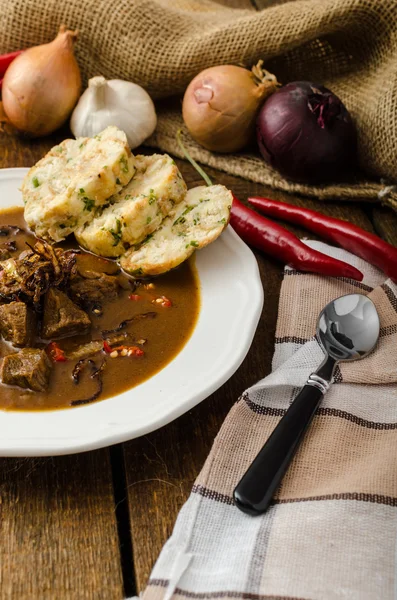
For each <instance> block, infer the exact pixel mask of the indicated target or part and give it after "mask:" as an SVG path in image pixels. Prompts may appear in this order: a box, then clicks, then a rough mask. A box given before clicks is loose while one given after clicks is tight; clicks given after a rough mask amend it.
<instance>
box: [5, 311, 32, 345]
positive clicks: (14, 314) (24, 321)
mask: <svg viewBox="0 0 397 600" xmlns="http://www.w3.org/2000/svg"><path fill="white" fill-rule="evenodd" d="M35 329H36V318H35V314H34V312H33V311H32V310H31V309H30V308H28V307H27V306H26V304H24V303H23V302H10V304H2V305H1V306H0V333H1V335H2V336H3V338H4V339H5V340H7V341H8V342H11V343H12V344H14V345H15V346H27V345H29V343H30V342H31V341H32V340H33V338H34V335H35Z"/></svg>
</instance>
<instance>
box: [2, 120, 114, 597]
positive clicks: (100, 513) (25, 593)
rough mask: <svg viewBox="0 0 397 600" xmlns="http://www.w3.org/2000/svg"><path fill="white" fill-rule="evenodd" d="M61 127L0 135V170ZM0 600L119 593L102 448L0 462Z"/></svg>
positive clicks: (35, 155) (28, 155)
mask: <svg viewBox="0 0 397 600" xmlns="http://www.w3.org/2000/svg"><path fill="white" fill-rule="evenodd" d="M65 133H66V132H65V131H64V132H62V131H61V132H59V133H58V134H57V135H56V136H52V137H51V138H46V139H44V140H38V141H29V140H26V139H23V138H17V137H15V136H10V135H6V134H5V133H0V168H5V167H23V166H32V165H33V164H34V163H35V162H36V161H37V160H38V159H39V158H41V157H42V156H43V155H44V154H45V153H46V152H47V151H48V150H49V148H51V147H52V146H53V145H54V144H56V143H57V142H59V141H60V140H62V139H64V138H65ZM0 540H1V543H0V598H1V599H2V600H3V599H7V600H14V599H15V600H16V599H17V600H33V599H40V600H47V599H51V600H55V599H57V600H63V599H65V600H66V599H67V600H82V599H90V600H91V599H95V600H96V599H102V598H103V599H104V600H105V599H106V600H107V599H108V598H112V600H113V599H115V600H117V599H118V598H120V599H121V598H123V596H124V592H123V580H122V574H121V567H120V564H121V563H120V553H119V540H118V534H117V523H116V515H115V505H114V497H113V486H112V471H111V467H110V460H109V451H108V450H101V451H98V452H90V453H86V454H81V455H79V456H66V457H56V458H48V459H26V460H23V459H7V458H3V459H0Z"/></svg>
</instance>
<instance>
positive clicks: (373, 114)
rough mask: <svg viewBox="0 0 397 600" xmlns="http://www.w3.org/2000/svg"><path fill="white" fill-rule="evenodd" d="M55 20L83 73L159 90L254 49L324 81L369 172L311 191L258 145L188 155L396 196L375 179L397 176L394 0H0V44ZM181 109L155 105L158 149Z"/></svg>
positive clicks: (28, 36) (289, 74) (321, 193)
mask: <svg viewBox="0 0 397 600" xmlns="http://www.w3.org/2000/svg"><path fill="white" fill-rule="evenodd" d="M63 22H64V23H66V24H67V25H68V26H69V27H74V28H79V30H80V39H79V42H78V45H77V57H78V60H79V64H80V66H81V69H82V72H83V76H84V79H85V81H86V80H87V78H89V77H91V76H94V75H98V74H102V75H104V76H105V77H107V78H114V77H118V78H122V79H128V80H132V81H135V82H136V83H139V84H141V85H142V86H144V87H145V88H146V89H147V90H148V91H149V92H150V93H151V94H152V95H153V96H154V97H155V98H164V97H166V96H171V95H175V94H180V93H182V92H183V91H184V89H185V87H186V85H187V84H188V83H189V81H190V80H191V79H192V77H194V76H195V75H196V74H197V73H198V72H199V71H200V70H202V69H204V68H206V67H208V66H211V65H214V64H223V63H233V64H237V63H240V64H245V65H247V66H250V65H252V64H253V63H254V62H256V61H257V60H258V59H260V58H262V59H264V60H265V64H266V67H267V68H268V69H269V70H271V71H273V72H274V73H276V75H277V76H278V78H279V80H280V81H281V82H283V83H285V82H287V81H293V80H299V79H308V80H312V81H317V82H320V83H324V84H325V85H327V86H328V87H330V88H331V89H332V90H334V91H335V92H336V93H337V94H338V95H340V96H341V98H342V99H343V101H344V102H345V104H346V105H347V107H348V109H349V110H350V111H351V113H352V115H353V117H354V119H355V121H356V123H357V128H358V131H359V148H360V166H361V167H362V169H363V170H364V171H365V172H366V173H367V174H368V176H370V177H375V178H377V179H378V180H377V182H376V181H375V182H373V181H369V180H364V179H361V178H360V179H358V180H357V181H355V182H353V183H352V184H349V185H346V186H343V185H342V186H329V187H324V188H316V189H315V190H314V189H313V188H310V186H298V187H297V186H296V185H294V184H290V183H289V182H287V181H286V180H284V179H282V178H281V177H280V176H278V175H277V174H275V173H274V172H273V171H272V170H271V169H269V168H268V167H266V166H265V165H264V164H263V161H262V160H261V159H260V158H259V157H258V156H255V155H253V156H247V155H245V154H241V155H233V156H228V157H226V158H225V157H222V156H219V155H210V156H208V153H207V152H205V151H203V150H202V149H200V148H199V147H198V146H196V145H195V144H191V147H192V148H193V150H194V154H195V156H196V158H198V159H200V160H202V161H203V162H204V163H206V162H207V163H209V162H210V161H211V163H212V164H213V166H216V167H218V168H220V169H223V170H226V171H228V172H231V173H238V174H242V175H243V176H246V177H247V178H254V179H255V180H256V181H259V182H263V183H270V184H271V185H273V186H274V187H278V188H280V189H285V190H287V191H295V192H299V193H303V194H310V195H316V196H317V197H320V198H325V199H327V198H338V197H342V198H344V199H349V198H351V199H354V198H361V197H363V198H366V199H369V200H382V201H384V202H387V203H388V204H390V205H392V206H394V208H396V207H397V192H396V190H395V189H390V190H389V189H386V192H383V193H382V190H385V184H384V183H382V184H381V183H380V181H379V180H380V178H384V179H386V180H387V183H388V182H390V181H391V182H393V181H395V180H396V179H397V159H396V156H397V110H396V99H397V0H291V1H290V2H284V3H281V4H280V3H279V2H277V3H276V2H274V1H273V2H272V0H269V1H268V2H266V8H265V9H263V10H261V11H255V10H241V9H235V8H229V7H227V6H222V5H219V4H216V3H215V2H212V1H210V0H118V2H117V3H116V4H115V3H114V2H112V1H111V0H84V1H83V0H68V2H59V0H46V1H45V2H43V1H42V0H0V52H6V51H11V50H14V49H19V48H23V47H28V46H31V45H34V44H40V43H44V42H47V41H49V40H50V39H52V38H53V37H54V35H55V33H56V30H57V28H58V26H59V25H60V24H61V23H63ZM171 112H172V111H171ZM177 113H178V109H176V111H174V112H172V114H170V113H169V112H168V113H167V111H166V112H165V113H163V114H162V115H161V118H160V122H161V132H160V135H158V136H157V137H155V138H153V140H152V143H156V144H158V146H159V147H160V148H162V149H164V150H169V148H168V147H165V146H169V144H168V145H167V144H165V145H164V144H163V140H164V138H165V137H168V138H170V139H171V138H173V137H174V136H175V131H174V129H175V120H177ZM379 192H381V193H380V195H379Z"/></svg>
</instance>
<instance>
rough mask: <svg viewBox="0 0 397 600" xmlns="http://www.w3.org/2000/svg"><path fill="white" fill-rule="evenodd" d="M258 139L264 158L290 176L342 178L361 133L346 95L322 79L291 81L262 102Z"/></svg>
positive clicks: (314, 180)
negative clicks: (342, 97) (343, 98)
mask: <svg viewBox="0 0 397 600" xmlns="http://www.w3.org/2000/svg"><path fill="white" fill-rule="evenodd" d="M257 140H258V145H259V149H260V152H261V154H262V156H263V158H264V159H265V161H266V162H268V163H270V164H271V165H272V166H273V167H274V168H275V169H277V170H278V171H279V172H280V173H282V174H283V175H284V176H286V177H287V178H289V179H292V180H295V181H301V182H308V183H320V182H327V181H332V180H333V181H338V180H341V179H343V178H344V177H346V175H347V173H348V171H349V170H350V169H352V167H353V166H354V165H355V164H356V160H357V136H356V130H355V127H354V124H353V121H352V118H351V116H350V114H349V112H348V111H347V109H346V107H345V106H344V104H343V103H342V101H341V100H340V99H339V98H338V97H337V96H335V95H334V94H333V93H332V92H331V91H330V90H328V89H327V88H325V87H324V86H322V85H318V84H315V83H310V82H308V81H297V82H294V83H289V84H287V85H285V86H284V87H282V88H281V89H280V90H278V91H277V92H276V93H275V94H273V96H272V97H271V98H269V99H268V100H267V101H266V102H265V104H264V105H263V106H262V108H261V111H260V113H259V115H258V119H257Z"/></svg>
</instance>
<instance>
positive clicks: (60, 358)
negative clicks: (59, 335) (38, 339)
mask: <svg viewBox="0 0 397 600" xmlns="http://www.w3.org/2000/svg"><path fill="white" fill-rule="evenodd" d="M47 352H48V353H49V355H50V357H51V358H52V360H53V361H54V362H66V361H67V358H66V356H65V352H64V351H63V350H62V348H60V347H59V346H58V344H57V343H56V342H51V343H49V344H48V346H47Z"/></svg>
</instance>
